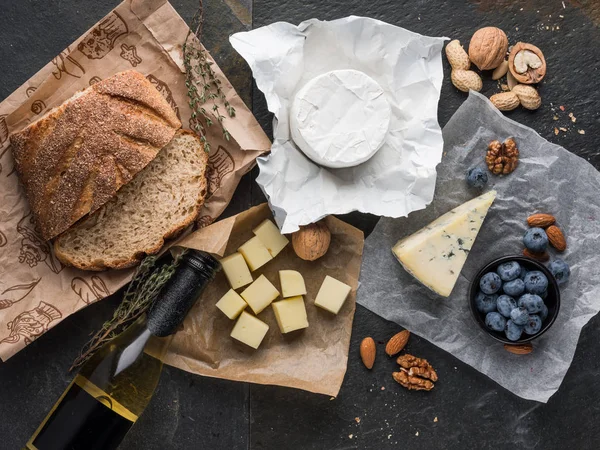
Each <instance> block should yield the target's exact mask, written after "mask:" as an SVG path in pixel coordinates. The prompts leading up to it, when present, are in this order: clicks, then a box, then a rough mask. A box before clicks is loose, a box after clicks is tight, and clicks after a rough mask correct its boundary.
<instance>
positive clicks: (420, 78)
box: [230, 16, 446, 233]
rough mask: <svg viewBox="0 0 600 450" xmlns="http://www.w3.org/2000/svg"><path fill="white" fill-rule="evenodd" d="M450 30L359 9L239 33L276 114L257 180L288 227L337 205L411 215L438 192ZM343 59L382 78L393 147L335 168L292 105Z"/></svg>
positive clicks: (337, 210)
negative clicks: (295, 136)
mask: <svg viewBox="0 0 600 450" xmlns="http://www.w3.org/2000/svg"><path fill="white" fill-rule="evenodd" d="M445 39H446V38H440V37H427V36H422V35H419V34H416V33H413V32H411V31H408V30H405V29H403V28H399V27H396V26H393V25H390V24H387V23H385V22H381V21H379V20H375V19H369V18H365V17H355V16H350V17H346V18H343V19H338V20H333V21H329V22H328V21H321V20H317V19H311V20H307V21H305V22H302V23H301V24H300V25H298V26H295V25H292V24H290V23H286V22H277V23H274V24H272V25H269V26H266V27H262V28H258V29H256V30H252V31H249V32H244V33H236V34H234V35H233V36H231V38H230V42H231V45H233V47H234V48H235V49H236V50H237V51H238V53H240V55H242V57H243V58H244V59H245V60H246V61H247V62H248V64H249V65H250V67H251V69H252V73H253V75H254V78H255V79H256V84H257V86H258V88H259V89H260V90H261V91H262V92H263V93H264V94H265V97H266V99H267V105H268V108H269V110H270V111H271V112H272V113H273V114H274V115H275V119H274V126H273V137H274V141H273V146H272V147H271V154H270V155H268V156H266V157H264V158H259V159H258V165H259V167H260V175H259V176H258V178H257V180H256V181H257V182H258V184H259V185H260V186H261V188H262V190H263V192H264V193H265V195H266V196H267V198H268V200H269V204H270V206H271V209H272V210H273V213H274V215H275V219H276V220H277V222H278V224H279V226H280V227H281V228H282V231H283V232H284V233H290V232H293V231H296V230H297V229H298V227H299V225H304V224H308V223H312V222H315V221H317V220H319V219H321V218H322V217H324V216H326V215H328V214H343V213H347V212H350V211H355V210H358V211H362V212H368V213H373V214H376V215H381V216H389V217H402V216H406V215H407V214H408V213H410V212H411V211H415V210H418V209H423V208H424V207H425V206H427V204H429V203H430V202H431V200H432V198H433V192H434V189H435V179H436V171H435V167H436V165H437V164H438V163H439V162H440V159H441V155H442V147H443V141H442V134H441V130H440V127H439V124H438V121H437V105H438V100H439V96H440V89H441V83H442V77H443V72H442V58H441V50H442V47H443V42H444V40H445ZM337 69H355V70H359V71H362V72H364V73H366V74H367V75H368V76H370V77H371V78H373V79H374V80H375V81H377V83H379V85H380V86H381V87H382V88H383V90H384V91H385V94H386V98H387V100H388V102H389V103H390V105H391V108H392V119H391V121H390V128H389V131H388V133H387V137H386V141H385V143H384V145H383V147H382V148H381V149H380V150H379V151H378V152H377V153H376V154H375V156H373V157H372V158H371V159H370V160H368V161H367V162H365V163H363V164H361V165H359V166H356V167H352V168H345V169H326V168H323V167H320V166H318V165H317V164H315V163H313V162H312V161H311V160H310V159H308V158H307V157H306V156H304V154H303V153H302V151H300V150H299V149H298V147H297V146H296V145H295V144H294V142H293V141H292V139H291V135H290V125H289V111H290V108H291V104H292V101H293V99H294V96H295V94H296V93H297V92H298V91H299V90H300V89H301V88H302V87H303V86H304V85H305V84H306V83H307V82H308V81H309V80H311V79H313V78H314V77H315V76H317V75H320V74H323V73H325V72H328V71H331V70H337ZM339 107H340V108H341V109H342V110H344V108H345V105H344V104H340V105H339ZM349 131H351V130H349Z"/></svg>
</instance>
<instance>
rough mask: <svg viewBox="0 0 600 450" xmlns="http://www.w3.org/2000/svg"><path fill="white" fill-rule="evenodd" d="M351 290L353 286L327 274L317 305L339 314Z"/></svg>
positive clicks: (318, 295) (316, 301)
mask: <svg viewBox="0 0 600 450" xmlns="http://www.w3.org/2000/svg"><path fill="white" fill-rule="evenodd" d="M351 290H352V288H351V287H350V286H348V285H347V284H346V283H342V282H341V281H338V280H336V279H335V278H333V277H330V276H329V275H327V276H326V277H325V280H324V281H323V284H322V285H321V289H319V293H318V294H317V298H316V299H315V305H316V306H318V307H319V308H323V309H325V310H327V311H329V312H332V313H333V314H337V313H338V312H340V309H341V308H342V305H343V304H344V302H345V301H346V298H348V294H349V293H350V291H351Z"/></svg>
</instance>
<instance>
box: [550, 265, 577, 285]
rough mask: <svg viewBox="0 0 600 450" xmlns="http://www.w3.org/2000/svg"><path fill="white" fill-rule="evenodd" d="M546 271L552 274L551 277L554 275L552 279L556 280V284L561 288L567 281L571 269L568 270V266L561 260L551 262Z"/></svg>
mask: <svg viewBox="0 0 600 450" xmlns="http://www.w3.org/2000/svg"><path fill="white" fill-rule="evenodd" d="M548 269H550V272H552V275H554V278H556V282H557V283H558V285H559V286H562V285H563V284H565V283H566V282H567V281H569V277H570V276H571V269H570V268H569V265H568V264H567V263H566V262H564V261H563V260H562V259H557V260H555V261H552V262H551V263H550V265H549V266H548Z"/></svg>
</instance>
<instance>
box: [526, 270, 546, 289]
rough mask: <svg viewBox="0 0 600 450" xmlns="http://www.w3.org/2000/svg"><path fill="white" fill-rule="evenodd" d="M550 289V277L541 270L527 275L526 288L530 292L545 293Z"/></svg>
mask: <svg viewBox="0 0 600 450" xmlns="http://www.w3.org/2000/svg"><path fill="white" fill-rule="evenodd" d="M547 289H548V278H546V275H544V274H543V273H542V272H540V271H539V270H533V271H531V272H529V273H528V274H527V275H525V290H526V291H527V292H529V293H530V294H543V293H544V291H545V290H547Z"/></svg>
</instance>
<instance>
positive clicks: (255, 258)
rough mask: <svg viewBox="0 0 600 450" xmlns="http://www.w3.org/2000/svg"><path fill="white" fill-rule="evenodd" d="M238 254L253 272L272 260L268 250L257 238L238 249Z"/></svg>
mask: <svg viewBox="0 0 600 450" xmlns="http://www.w3.org/2000/svg"><path fill="white" fill-rule="evenodd" d="M238 252H240V253H241V254H242V256H243V257H244V259H245V260H246V263H248V267H250V270H251V271H253V272H254V271H255V270H256V269H258V268H259V267H262V266H264V265H265V264H266V263H268V262H269V261H271V260H272V259H273V257H272V256H271V254H270V253H269V250H268V249H267V247H265V245H264V244H263V243H262V241H261V240H260V239H259V238H258V236H254V237H253V238H252V239H250V240H249V241H248V242H246V243H245V244H244V245H242V246H241V247H240V248H238Z"/></svg>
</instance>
